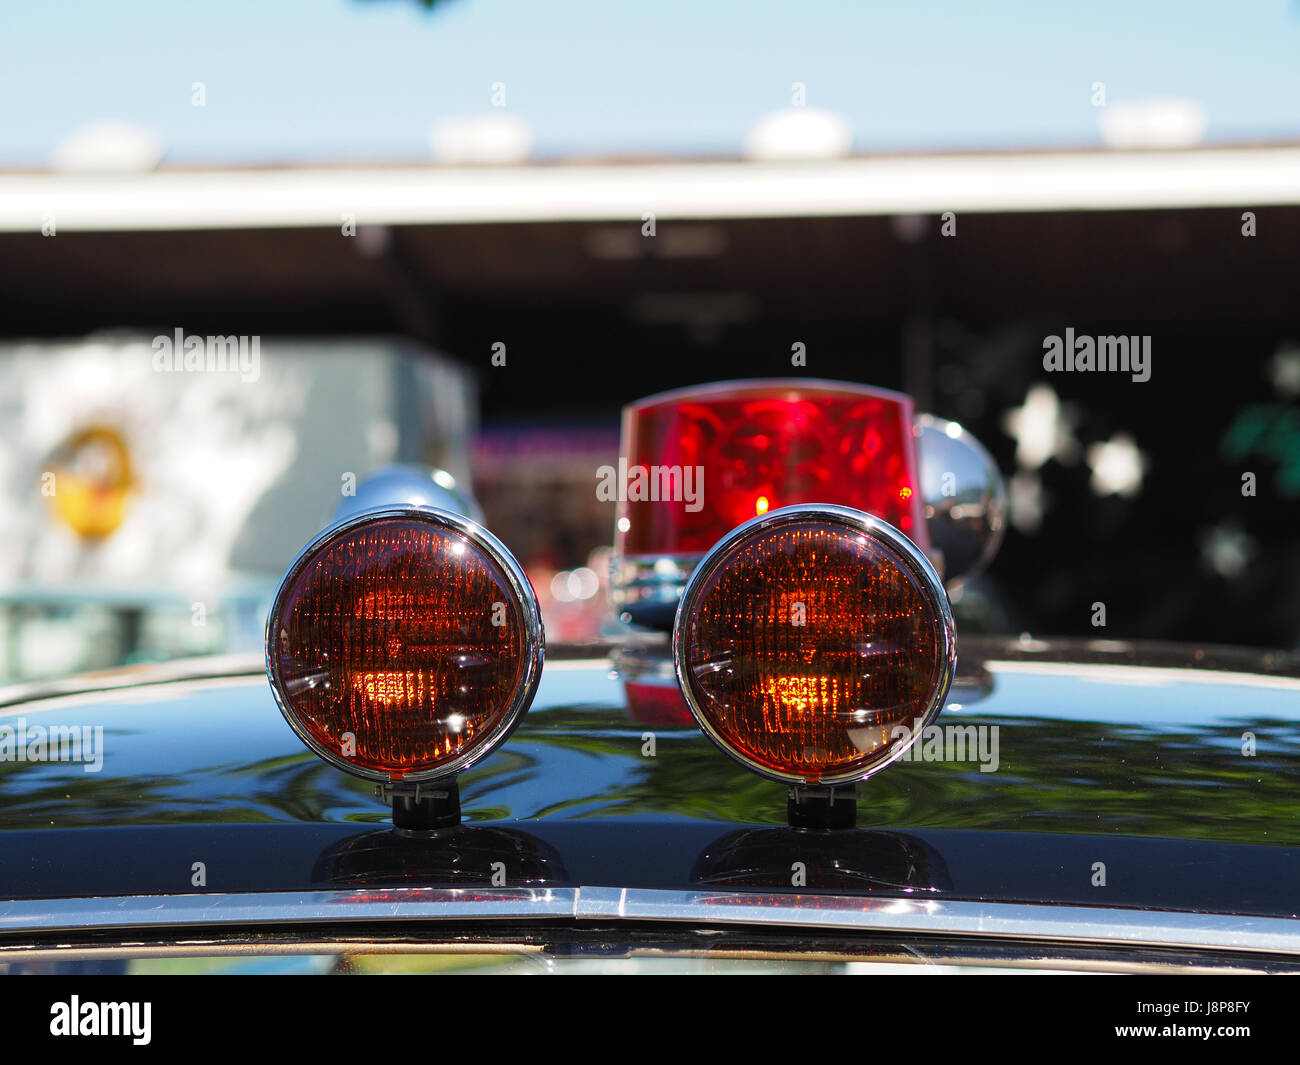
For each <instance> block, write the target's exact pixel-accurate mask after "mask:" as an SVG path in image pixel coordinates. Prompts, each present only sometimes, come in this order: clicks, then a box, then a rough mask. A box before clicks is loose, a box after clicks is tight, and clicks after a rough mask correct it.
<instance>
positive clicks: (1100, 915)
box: [0, 887, 1300, 956]
mask: <svg viewBox="0 0 1300 1065" xmlns="http://www.w3.org/2000/svg"><path fill="white" fill-rule="evenodd" d="M565 919H568V920H577V921H617V922H622V921H640V922H650V923H658V922H670V923H677V924H691V925H711V926H716V925H724V926H725V925H747V926H761V927H767V928H775V927H781V928H794V929H800V930H805V931H813V930H816V931H849V932H867V933H882V934H888V935H905V936H913V935H920V936H927V935H930V936H932V935H942V936H955V937H971V936H976V937H981V938H996V939H1010V940H1022V941H1038V942H1069V943H1082V944H1093V945H1101V946H1112V947H1137V946H1142V947H1170V948H1181V949H1190V950H1225V951H1238V952H1245V953H1259V954H1279V955H1295V956H1300V918H1285V917H1244V916H1235V915H1230V914H1211V913H1163V912H1156V911H1150V910H1136V909H1119V908H1109V907H1101V906H1095V907H1094V906H1055V905H1047V904H1038V903H1033V904H1029V903H999V902H963V901H942V902H940V901H936V900H932V899H915V900H914V899H904V898H895V899H887V898H862V897H856V896H844V895H809V894H803V895H796V894H763V893H760V892H717V891H665V890H655V889H643V888H617V887H613V888H611V887H558V888H376V889H373V890H370V889H365V888H358V889H355V890H329V891H306V892H259V893H248V894H222V895H217V894H213V895H168V896H157V895H137V896H119V897H108V898H82V899H76V898H74V899H39V900H36V899H18V900H13V901H8V902H0V949H3V947H4V944H5V940H6V939H13V938H16V937H21V936H24V935H32V934H43V933H49V932H88V931H104V930H125V929H131V930H144V929H149V930H155V931H156V930H159V929H167V928H185V927H196V926H197V927H205V928H213V927H218V926H234V927H238V926H245V925H246V926H266V925H276V924H286V925H287V924H295V925H299V924H301V925H315V924H338V923H352V922H387V921H405V920H412V921H422V920H429V921H438V922H443V921H448V922H449V921H457V920H474V921H478V920H493V921H505V920H513V921H555V920H565Z"/></svg>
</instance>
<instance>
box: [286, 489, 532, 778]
mask: <svg viewBox="0 0 1300 1065" xmlns="http://www.w3.org/2000/svg"><path fill="white" fill-rule="evenodd" d="M394 518H396V519H404V520H413V521H423V522H427V523H428V524H430V525H436V526H438V527H440V528H442V529H447V530H451V531H453V532H456V533H460V534H461V535H463V536H465V537H467V538H468V539H469V540H471V541H472V542H473V543H474V544H475V546H476V547H478V548H479V549H480V550H482V551H483V552H484V553H485V554H487V555H488V557H489V558H491V559H492V561H494V562H495V563H496V564H497V565H498V566H500V567H501V571H502V572H503V573H504V574H505V575H506V579H507V580H508V581H509V583H510V590H511V592H512V593H513V594H514V596H515V598H516V600H517V601H518V603H519V605H520V612H521V613H522V614H523V618H524V629H525V631H524V638H525V641H526V647H527V655H526V658H525V661H524V674H523V677H522V678H521V680H520V683H519V685H518V686H517V687H516V689H515V691H514V693H513V694H512V696H511V699H510V703H509V705H508V707H507V709H506V712H505V713H504V714H503V715H502V716H501V718H500V720H499V721H498V723H497V725H496V726H495V727H494V728H493V729H492V730H491V731H490V732H489V733H488V734H487V736H486V737H485V738H484V739H483V740H482V741H480V742H479V743H478V744H476V745H475V746H474V747H473V748H472V749H470V750H469V751H466V752H464V753H462V754H460V755H457V757H455V758H453V759H452V760H451V761H449V762H447V763H446V764H445V765H441V766H439V767H438V768H437V769H431V770H424V771H421V772H416V773H404V774H402V776H401V777H400V778H397V779H396V780H395V779H394V778H393V776H392V774H390V773H387V772H384V771H383V770H378V769H369V768H367V767H365V766H358V765H356V764H354V763H352V762H349V761H348V760H347V759H346V758H344V757H343V756H342V755H341V754H339V753H337V752H335V751H331V750H329V749H328V748H326V747H324V746H322V745H321V744H320V743H318V742H317V741H316V739H315V738H314V737H313V736H312V735H311V734H310V733H309V732H307V730H306V729H305V728H304V727H303V726H302V724H301V723H300V722H299V721H298V720H297V718H296V717H295V715H294V713H293V711H292V710H291V709H290V708H289V705H288V699H287V697H286V696H285V694H284V691H283V688H282V685H281V681H280V678H279V677H278V675H277V670H276V667H275V660H274V656H273V654H272V639H273V633H274V629H275V624H276V621H277V619H278V618H279V615H280V609H281V601H282V599H283V597H284V594H285V592H286V590H287V589H288V588H289V587H290V585H291V584H292V583H293V581H294V580H295V579H296V578H297V577H298V575H299V574H300V573H301V572H302V571H303V570H304V569H305V568H306V567H307V565H308V564H310V562H311V561H312V560H313V559H314V558H315V557H316V555H317V554H318V553H319V552H320V551H323V550H324V549H325V548H326V547H327V546H328V545H329V544H330V543H332V542H333V541H334V540H335V539H337V538H339V537H341V536H343V535H345V534H347V533H349V532H351V531H353V530H355V529H357V528H359V527H361V526H365V525H369V524H371V523H373V522H376V521H381V520H388V519H394ZM264 651H265V661H266V676H267V680H268V681H269V682H270V685H271V692H272V694H273V695H274V696H275V703H276V706H278V707H279V709H280V713H281V715H283V717H284V719H285V721H287V722H288V723H289V727H290V728H291V729H293V731H294V734H295V735H296V736H297V737H298V738H299V739H300V740H302V742H303V743H304V744H305V745H306V746H307V747H308V748H310V749H311V751H312V752H313V753H314V754H316V755H317V756H318V757H319V758H321V759H322V760H324V761H326V762H328V763H329V764H330V765H332V766H335V767H336V768H338V769H341V770H343V771H344V772H345V773H350V774H351V775H352V776H356V777H361V778H362V779H364V780H370V781H374V782H376V783H382V784H387V783H393V784H397V785H405V784H408V783H410V784H421V783H424V782H426V781H433V780H447V779H449V778H451V777H454V776H456V775H457V774H459V773H462V772H464V771H465V770H466V769H468V768H469V767H470V766H472V765H474V763H476V762H478V761H479V760H480V759H482V758H484V757H485V756H487V755H488V754H491V753H492V751H494V750H496V749H497V748H498V747H500V746H501V744H503V743H504V742H505V741H506V740H507V739H509V738H510V734H511V733H512V732H513V731H514V730H515V727H516V726H517V725H518V724H519V721H520V719H521V718H522V717H523V716H524V714H525V713H526V712H527V710H528V707H529V706H530V705H531V703H532V701H533V697H534V696H535V695H536V694H537V686H538V684H539V683H540V681H541V676H542V665H543V661H544V659H545V657H546V631H545V628H544V626H543V624H542V614H541V609H540V607H539V606H538V603H537V596H536V594H535V593H534V591H533V586H532V584H531V583H530V582H529V580H528V577H527V575H526V574H525V573H524V571H523V567H522V566H520V565H519V562H518V561H517V560H516V559H515V557H514V555H513V554H511V553H510V550H509V548H507V547H506V546H505V544H503V543H502V542H501V541H500V540H498V539H497V538H496V537H495V536H493V535H492V533H491V532H489V531H488V530H487V529H486V528H484V527H483V526H482V525H480V524H479V523H478V522H476V521H474V520H472V519H471V518H467V517H465V516H463V515H461V514H454V513H452V512H450V511H446V510H440V509H438V508H436V507H420V506H415V507H413V506H402V505H396V506H391V505H390V506H382V507H375V508H373V509H371V510H366V511H362V512H361V513H358V514H353V515H352V516H350V517H348V518H346V519H344V520H343V521H340V522H338V523H336V524H333V525H330V526H328V527H327V528H325V529H324V530H322V531H321V532H320V533H318V534H317V535H316V536H315V537H314V538H313V539H312V540H311V541H310V542H309V543H308V544H307V546H306V547H304V548H303V549H302V550H301V551H300V552H298V555H297V557H296V558H295V559H294V560H293V562H292V564H291V565H290V566H289V568H288V570H287V571H286V572H285V575H284V577H283V578H282V579H281V581H280V585H279V587H278V588H277V589H276V592H275V597H274V598H273V599H272V600H271V609H270V611H269V612H268V613H267V616H266V638H265V645H264Z"/></svg>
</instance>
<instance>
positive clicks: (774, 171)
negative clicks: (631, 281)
mask: <svg viewBox="0 0 1300 1065" xmlns="http://www.w3.org/2000/svg"><path fill="white" fill-rule="evenodd" d="M1297 203H1300V146H1291V145H1288V146H1277V147H1233V148H1198V149H1186V150H1172V151H1168V150H1167V151H1097V152H1066V151H1059V152H1039V153H1020V154H1004V153H997V154H995V153H989V154H969V155H913V156H874V157H865V158H864V157H855V158H847V159H836V160H827V161H816V162H788V163H778V162H743V161H711V162H692V161H665V162H638V163H626V164H624V163H616V164H612V165H611V164H599V163H559V164H547V165H541V166H536V165H533V166H530V165H525V166H518V167H435V166H428V167H418V166H417V167H411V166H403V167H390V168H384V167H379V166H366V167H353V168H349V167H293V168H249V169H238V168H232V169H209V170H166V169H164V170H160V171H155V172H150V173H142V174H125V175H124V174H105V175H97V174H96V175H92V174H74V173H50V172H35V173H33V172H27V173H13V172H11V173H0V232H12V233H20V232H30V233H40V232H42V230H43V228H45V229H49V228H51V223H52V227H53V229H54V231H55V233H56V234H57V233H65V232H95V231H100V232H109V231H135V230H180V229H260V228H273V227H330V228H332V227H340V228H341V227H342V226H343V225H344V223H345V222H346V221H347V220H348V219H352V220H354V221H355V224H356V225H357V226H366V225H439V224H457V223H483V222H635V223H637V224H638V225H639V224H640V223H641V222H642V219H643V217H644V216H646V215H648V214H653V215H654V216H655V218H656V221H659V220H681V219H739V218H782V217H827V218H833V217H849V216H870V215H894V214H939V213H942V212H944V211H953V212H956V213H958V214H960V213H961V212H1002V211H1006V212H1019V211H1058V210H1067V211H1072V210H1078V211H1088V210H1135V209H1143V208H1174V207H1224V208H1239V209H1241V210H1242V211H1246V210H1252V209H1255V208H1259V207H1268V206H1277V205H1284V204H1297Z"/></svg>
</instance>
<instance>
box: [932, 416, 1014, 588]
mask: <svg viewBox="0 0 1300 1065" xmlns="http://www.w3.org/2000/svg"><path fill="white" fill-rule="evenodd" d="M916 430H917V436H918V440H917V462H918V464H919V466H920V477H921V499H922V501H923V503H924V505H925V520H926V526H927V528H928V529H929V533H930V543H931V547H932V550H933V551H934V552H936V553H937V554H938V555H939V556H940V558H941V560H942V565H941V566H940V570H941V572H942V573H943V579H944V584H945V585H946V586H947V587H948V588H949V589H950V590H951V589H953V588H956V587H957V586H958V585H960V584H961V583H962V582H963V581H965V580H967V579H968V578H970V577H973V576H974V575H975V574H977V573H979V572H980V571H981V570H983V569H984V567H985V566H987V565H988V564H989V562H990V561H992V559H993V556H994V555H996V554H997V551H998V547H999V546H1000V545H1001V543H1002V534H1003V532H1004V531H1005V529H1006V524H1007V490H1006V485H1005V484H1004V482H1003V480H1002V474H1001V473H1000V472H999V470H998V467H997V463H996V462H994V461H993V456H992V455H990V454H989V453H988V452H987V451H986V450H985V449H984V447H983V445H982V444H980V442H979V441H978V440H976V439H975V438H974V437H973V436H971V434H970V433H968V432H967V431H966V430H965V429H963V428H962V427H961V426H960V425H958V424H957V423H956V422H950V421H946V420H945V419H943V418H936V417H935V416H934V415H933V414H921V415H918V416H917V419H916Z"/></svg>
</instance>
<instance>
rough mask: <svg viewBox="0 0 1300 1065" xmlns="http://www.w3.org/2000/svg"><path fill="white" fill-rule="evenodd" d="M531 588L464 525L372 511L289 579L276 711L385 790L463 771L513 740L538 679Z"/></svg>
mask: <svg viewBox="0 0 1300 1065" xmlns="http://www.w3.org/2000/svg"><path fill="white" fill-rule="evenodd" d="M542 655H543V633H542V625H541V616H540V613H539V611H538V607H537V599H536V597H535V596H534V594H533V589H532V586H531V585H530V584H529V583H528V578H527V577H525V576H524V573H523V570H522V569H520V567H519V564H518V563H517V562H516V561H515V559H514V558H513V557H512V556H511V554H510V552H509V551H507V550H506V548H505V547H504V546H503V545H502V544H501V543H500V542H499V541H498V540H497V539H496V538H495V537H493V536H492V535H491V534H490V533H488V532H487V531H486V530H485V529H483V528H482V527H481V526H479V525H477V524H475V523H474V522H472V521H470V520H468V519H466V518H462V517H460V516H458V515H454V514H449V513H446V512H443V511H437V510H430V509H409V508H400V509H396V510H392V511H381V512H371V513H368V514H363V515H360V516H358V517H356V518H354V519H351V520H349V521H347V522H344V523H343V524H341V525H339V526H336V527H335V528H332V529H328V530H326V532H324V533H322V534H321V535H320V536H319V537H317V538H316V540H314V541H313V542H312V543H311V544H309V545H308V547H307V548H306V549H305V550H304V551H303V553H302V554H301V555H300V556H299V558H298V560H297V561H296V562H295V563H294V564H293V566H291V567H290V569H289V572H288V574H286V576H285V578H284V581H283V583H282V584H281V585H280V590H279V592H277V593H276V597H275V602H274V605H273V606H272V608H271V614H270V617H269V618H268V620H267V633H266V666H267V673H268V676H269V677H270V680H271V687H272V689H273V690H274V692H275V694H276V699H277V701H278V702H279V704H280V709H281V711H282V712H283V713H284V716H285V718H286V719H287V720H288V722H289V724H290V725H291V726H292V727H293V730H294V731H295V732H296V733H297V734H298V736H299V738H301V739H302V741H303V742H304V743H306V744H307V746H309V747H310V748H311V749H312V750H314V751H315V752H316V753H317V754H318V755H320V756H321V757H322V758H324V759H326V760H327V761H329V762H331V763H333V764H334V765H336V766H338V767H339V768H341V769H345V770H347V771H348V772H350V773H354V774H356V775H357V776H361V777H366V778H368V779H372V780H379V781H390V780H392V781H396V780H407V781H420V780H432V779H436V778H440V777H447V776H450V775H451V774H453V773H457V772H460V771H461V770H463V769H465V768H467V767H468V766H469V765H470V764H471V763H473V762H474V761H476V760H477V759H479V758H481V757H482V756H483V755H485V754H487V753H488V752H489V751H490V750H492V749H493V748H494V747H496V746H497V745H498V744H500V743H501V742H503V741H504V740H505V739H506V737H507V736H508V735H509V734H510V731H511V729H512V728H513V727H514V725H515V723H516V721H517V720H518V719H519V717H520V716H521V715H522V714H523V712H524V711H525V710H526V709H527V708H528V704H529V703H530V702H531V701H532V697H533V694H534V692H535V691H536V689H537V682H538V679H539V678H540V676H541V669H542Z"/></svg>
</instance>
